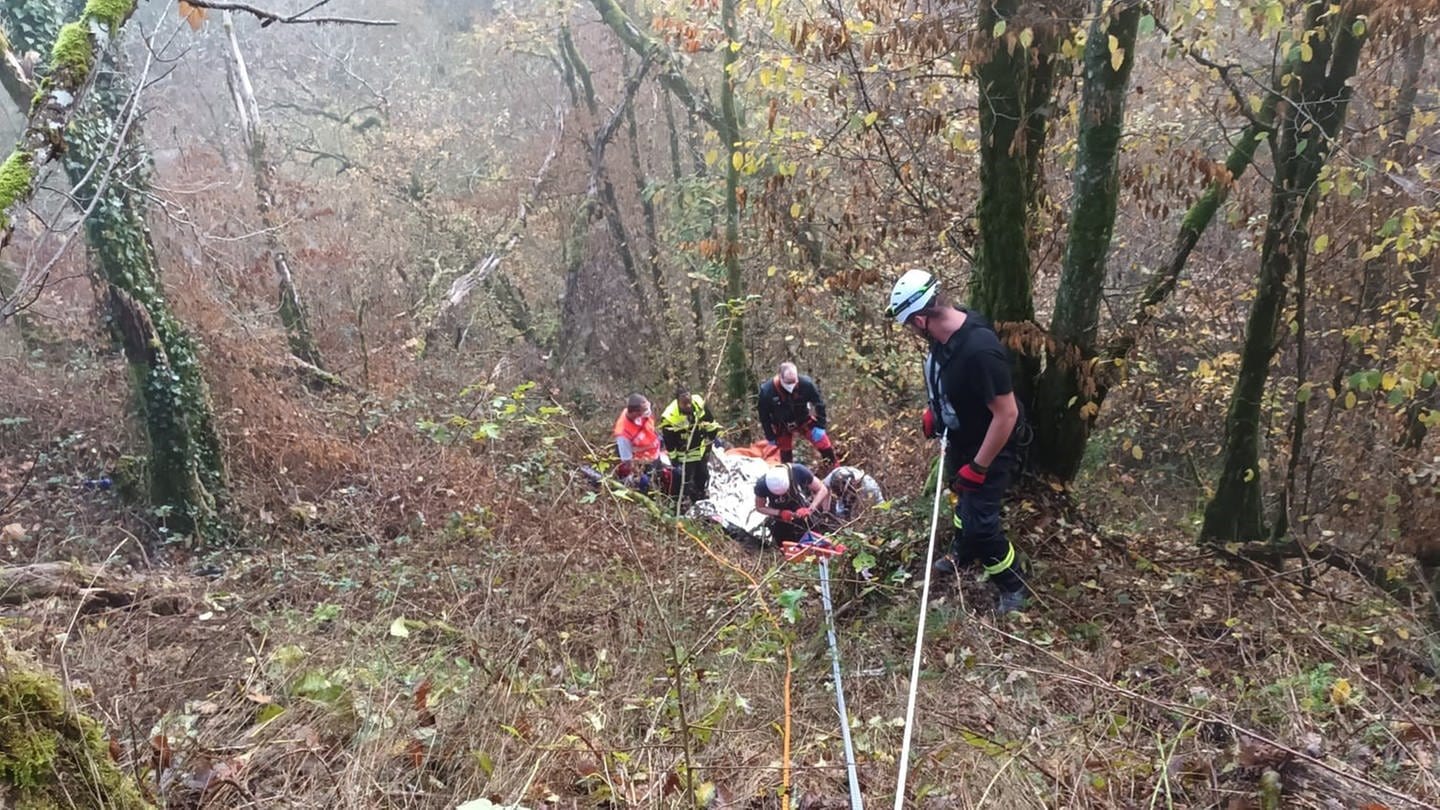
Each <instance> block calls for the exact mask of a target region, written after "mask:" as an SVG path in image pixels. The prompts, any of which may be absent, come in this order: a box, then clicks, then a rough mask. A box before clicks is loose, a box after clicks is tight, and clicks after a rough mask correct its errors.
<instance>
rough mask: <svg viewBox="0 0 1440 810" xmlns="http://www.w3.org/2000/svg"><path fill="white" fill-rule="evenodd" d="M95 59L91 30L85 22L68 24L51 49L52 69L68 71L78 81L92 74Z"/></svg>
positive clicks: (61, 30)
mask: <svg viewBox="0 0 1440 810" xmlns="http://www.w3.org/2000/svg"><path fill="white" fill-rule="evenodd" d="M94 58H95V46H94V44H93V43H92V42H91V41H90V28H89V26H87V25H86V24H85V23H83V22H72V23H66V24H65V25H63V26H61V28H60V33H59V34H57V35H56V36H55V44H54V45H53V46H51V48H50V67H51V69H53V70H56V71H60V70H68V71H70V72H71V73H73V74H75V78H76V79H77V80H79V79H83V78H84V77H85V76H87V75H89V73H90V63H91V60H93V59H94Z"/></svg>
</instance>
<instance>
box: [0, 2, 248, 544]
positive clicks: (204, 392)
mask: <svg viewBox="0 0 1440 810" xmlns="http://www.w3.org/2000/svg"><path fill="white" fill-rule="evenodd" d="M5 10H6V12H7V15H8V16H9V17H10V20H11V21H12V22H13V23H16V24H14V25H12V26H11V30H12V31H15V32H18V33H23V34H24V35H25V36H26V37H28V38H29V40H28V41H27V42H24V43H23V44H21V43H17V44H20V46H21V47H22V48H24V49H27V50H31V49H34V50H43V49H44V48H45V45H46V42H45V41H44V40H45V39H46V38H49V39H51V40H53V38H54V37H55V36H57V35H58V34H59V30H58V28H57V20H56V16H57V15H56V9H55V7H54V6H52V5H50V4H47V3H43V2H36V0H7V2H6V4H5ZM93 81H94V86H93V89H92V90H91V93H90V95H89V96H88V97H87V100H86V102H84V103H83V107H82V110H81V111H80V112H79V113H78V114H77V116H76V118H75V119H74V120H73V121H72V123H71V124H70V127H69V129H68V130H67V132H66V138H65V140H66V144H67V149H66V152H65V155H64V164H65V171H66V174H67V175H68V177H69V178H70V182H71V183H73V184H74V186H75V188H74V197H75V201H76V204H77V205H78V206H79V207H80V208H81V210H84V211H88V212H89V214H88V216H87V217H86V218H85V235H86V240H87V242H88V244H89V246H90V249H91V251H92V252H93V254H94V255H95V258H96V262H97V264H98V269H99V277H100V282H101V284H102V286H103V289H104V293H103V294H104V301H105V304H106V307H107V309H108V317H109V326H110V329H111V332H112V334H114V336H115V337H116V339H117V340H118V341H119V342H120V345H121V347H122V348H123V349H124V352H125V357H126V360H127V361H128V362H129V364H130V373H131V382H132V385H133V391H134V394H135V404H136V407H137V410H138V411H139V413H140V416H141V418H142V420H143V421H144V423H145V429H146V434H147V438H148V440H149V446H150V456H149V459H148V476H149V488H150V493H149V495H150V500H151V502H152V504H153V505H154V506H155V508H156V509H157V511H158V512H159V516H160V518H161V522H162V523H163V525H164V526H165V527H166V528H167V529H168V530H169V531H170V532H172V533H174V534H177V535H184V536H186V537H189V538H192V540H195V541H200V540H203V539H204V538H205V537H207V536H209V535H210V534H212V533H213V531H214V530H215V529H218V519H217V515H218V506H219V505H220V503H221V499H223V496H224V493H225V471H224V465H223V454H222V448H221V443H220V436H219V432H218V431H217V429H216V425H215V418H214V410H213V407H212V404H211V401H210V390H209V386H208V385H207V384H206V382H205V378H204V376H203V374H202V369H201V366H200V358H199V355H198V353H197V349H196V344H195V341H194V339H193V338H191V336H190V335H189V333H188V332H186V331H185V329H184V328H183V327H182V326H181V325H180V322H179V320H178V319H177V318H176V317H175V316H174V314H173V313H172V312H171V310H170V304H169V302H168V301H167V300H166V298H165V290H164V285H163V283H162V282H161V279H160V273H159V266H158V263H157V261H156V257H155V247H154V244H153V242H152V241H151V237H150V229H149V227H148V226H147V225H146V223H145V208H146V205H145V200H146V196H147V189H146V188H145V187H144V184H146V183H147V182H148V168H149V160H148V156H147V155H146V154H145V151H144V144H143V142H142V140H141V138H140V128H139V126H138V124H137V122H136V117H137V111H136V110H134V109H133V108H132V107H130V106H129V105H128V104H127V102H128V100H129V99H130V92H129V83H128V82H127V81H126V80H125V77H124V76H123V74H121V73H120V72H119V71H118V70H115V69H104V70H101V69H99V68H97V70H96V75H95V77H94V79H93ZM117 143H119V144H120V149H119V154H118V163H117V164H116V165H115V166H114V167H110V161H111V158H112V153H113V152H114V151H115V145H116V144H117ZM92 167H94V171H91V168H92Z"/></svg>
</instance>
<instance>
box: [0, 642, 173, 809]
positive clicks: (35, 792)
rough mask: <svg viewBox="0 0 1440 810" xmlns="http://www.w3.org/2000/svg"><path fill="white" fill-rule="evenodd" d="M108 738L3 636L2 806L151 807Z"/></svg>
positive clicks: (0, 681)
mask: <svg viewBox="0 0 1440 810" xmlns="http://www.w3.org/2000/svg"><path fill="white" fill-rule="evenodd" d="M106 739H107V736H106V732H105V728H104V727H103V726H102V725H101V724H100V723H99V722H97V721H96V720H95V719H94V718H91V717H89V716H87V715H84V714H81V713H80V712H78V711H76V710H75V708H74V707H73V706H71V705H70V702H69V701H67V700H66V692H65V689H64V688H62V686H61V684H60V682H59V681H57V680H55V679H54V678H53V677H51V676H50V675H48V674H46V673H43V672H41V671H40V670H39V669H38V668H37V666H36V665H35V663H34V662H33V661H30V660H28V659H26V658H23V657H22V656H21V655H20V654H18V653H16V652H15V651H13V650H12V649H11V648H10V645H9V643H8V642H7V641H3V640H0V751H3V752H5V753H4V756H3V758H0V759H3V762H4V773H5V775H6V778H5V779H4V781H3V782H0V807H30V808H35V807H104V808H108V809H109V810H151V808H153V805H151V804H150V803H149V802H148V801H146V800H145V796H144V793H142V792H141V790H140V788H139V786H138V785H137V784H136V782H135V778H134V775H133V774H131V773H128V772H127V770H126V769H123V768H122V767H121V765H120V763H118V762H116V761H115V759H114V758H113V757H112V756H111V753H110V747H109V746H110V745H113V743H108V744H107V742H106ZM137 770H138V769H137Z"/></svg>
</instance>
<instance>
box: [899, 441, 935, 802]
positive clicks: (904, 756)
mask: <svg viewBox="0 0 1440 810" xmlns="http://www.w3.org/2000/svg"><path fill="white" fill-rule="evenodd" d="M947 433H948V431H942V432H941V434H940V473H939V474H938V475H936V476H935V505H934V506H933V507H932V508H931V512H930V544H929V546H928V547H926V549H925V584H924V585H923V586H922V587H921V589H920V620H919V621H918V622H916V626H915V657H914V658H913V659H912V660H911V662H910V696H909V697H908V698H907V699H906V704H905V735H904V737H903V739H902V741H901V743H900V776H899V779H898V781H897V782H896V785H895V810H901V808H902V807H904V805H905V778H906V777H907V776H908V775H909V772H910V735H911V732H913V731H914V730H915V696H916V694H917V693H918V692H919V689H920V656H921V653H922V652H923V650H924V647H925V617H926V616H927V615H928V614H929V611H930V566H932V565H934V563H935V531H936V529H937V528H938V526H939V525H940V493H941V492H944V491H945V473H944V471H945V442H946V439H947V438H948V437H947V435H946V434H947Z"/></svg>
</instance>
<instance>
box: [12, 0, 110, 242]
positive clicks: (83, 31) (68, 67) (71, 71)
mask: <svg viewBox="0 0 1440 810" xmlns="http://www.w3.org/2000/svg"><path fill="white" fill-rule="evenodd" d="M33 2H34V3H36V4H38V5H37V6H36V7H35V8H31V7H30V6H29V4H26V3H22V2H20V0H7V5H6V10H7V11H8V12H10V13H11V15H12V19H18V18H20V17H33V18H35V19H37V20H38V21H39V24H40V25H43V26H44V27H43V28H40V29H31V30H29V31H24V30H20V29H18V28H16V29H15V30H13V31H12V32H11V33H12V34H14V37H15V43H16V44H17V45H18V46H19V50H21V51H22V52H23V51H27V50H35V51H36V52H37V53H38V52H41V51H44V52H46V53H50V54H51V61H52V62H53V63H54V64H49V65H47V66H46V71H45V72H46V74H47V75H45V77H44V80H43V81H42V82H41V84H40V88H39V90H37V91H36V93H35V96H34V98H33V99H32V101H31V103H30V106H29V111H28V114H27V115H26V118H25V125H24V127H23V130H22V131H21V133H20V138H19V142H18V143H16V145H15V149H14V151H12V152H11V153H10V156H9V157H8V158H6V159H5V161H4V162H3V163H0V250H3V249H4V247H5V246H6V245H8V244H9V243H10V235H11V232H12V231H13V230H14V228H15V220H14V213H15V211H16V210H18V209H19V208H20V207H21V206H22V205H24V204H25V203H26V202H28V201H29V200H30V198H31V197H33V196H35V190H36V189H37V188H38V187H39V179H40V169H41V168H43V167H44V166H45V165H46V164H48V163H50V162H51V161H54V160H56V159H58V158H59V157H60V156H61V155H62V154H63V153H64V152H65V147H66V145H67V141H66V139H65V138H64V137H56V133H60V132H64V131H65V130H66V127H67V126H68V125H69V124H70V121H71V119H72V118H73V117H74V116H75V115H76V114H78V112H79V110H80V109H81V107H82V106H83V105H82V104H81V101H82V100H83V97H84V96H85V95H87V94H88V91H89V88H90V81H89V80H90V78H91V73H92V71H93V69H94V67H95V66H96V64H97V63H98V62H99V61H100V57H101V55H102V54H103V51H104V48H103V40H102V38H103V37H104V36H105V35H106V34H107V32H108V35H109V36H110V37H115V36H118V35H119V33H120V29H121V27H122V26H124V25H125V23H126V22H127V21H129V19H130V15H131V14H133V13H135V0H109V2H103V3H87V4H86V5H85V7H84V10H82V11H80V12H79V13H78V19H76V20H75V21H74V22H71V23H67V24H66V25H64V26H61V27H58V28H57V25H58V20H56V19H55V7H54V6H53V5H48V4H46V3H45V2H44V0H33ZM42 18H43V19H42ZM37 34H42V35H40V36H37ZM27 45H34V46H38V47H33V48H32V47H27Z"/></svg>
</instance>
